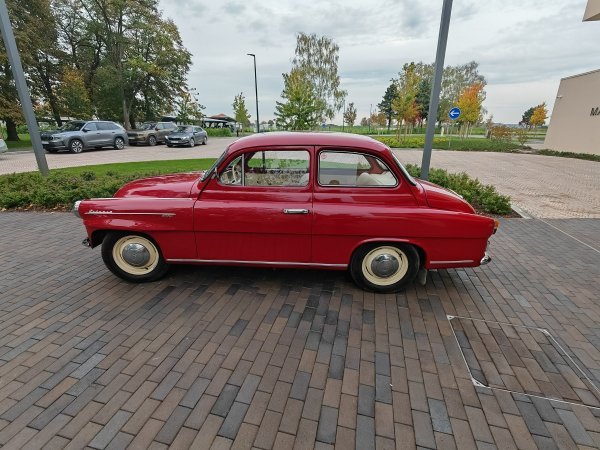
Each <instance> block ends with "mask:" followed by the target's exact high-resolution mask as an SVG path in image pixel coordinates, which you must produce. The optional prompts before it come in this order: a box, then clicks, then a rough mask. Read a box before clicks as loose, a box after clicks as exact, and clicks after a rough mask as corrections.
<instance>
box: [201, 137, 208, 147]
mask: <svg viewBox="0 0 600 450" xmlns="http://www.w3.org/2000/svg"><path fill="white" fill-rule="evenodd" d="M207 142H208V137H207V136H204V139H202V145H206V144H207Z"/></svg>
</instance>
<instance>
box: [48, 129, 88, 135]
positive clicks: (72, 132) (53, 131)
mask: <svg viewBox="0 0 600 450" xmlns="http://www.w3.org/2000/svg"><path fill="white" fill-rule="evenodd" d="M79 133H80V130H77V131H62V130H49V131H48V130H46V131H42V132H41V133H40V136H52V135H57V134H58V135H61V136H71V135H74V134H79Z"/></svg>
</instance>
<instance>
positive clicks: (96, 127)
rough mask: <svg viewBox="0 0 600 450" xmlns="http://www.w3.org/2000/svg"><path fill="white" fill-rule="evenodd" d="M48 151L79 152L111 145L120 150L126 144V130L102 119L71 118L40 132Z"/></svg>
mask: <svg viewBox="0 0 600 450" xmlns="http://www.w3.org/2000/svg"><path fill="white" fill-rule="evenodd" d="M40 137H41V139H42V145H43V147H44V149H45V150H46V151H47V152H48V153H56V152H59V151H65V150H67V151H70V152H71V153H81V152H82V151H84V150H87V149H90V148H105V147H112V148H114V149H117V150H121V149H123V148H124V147H125V145H127V132H126V131H125V129H124V128H123V127H122V126H121V125H119V124H117V123H115V122H110V121H104V120H88V121H84V120H73V121H71V122H67V123H66V124H64V125H63V126H62V127H61V128H59V129H58V130H54V131H44V132H42V133H40Z"/></svg>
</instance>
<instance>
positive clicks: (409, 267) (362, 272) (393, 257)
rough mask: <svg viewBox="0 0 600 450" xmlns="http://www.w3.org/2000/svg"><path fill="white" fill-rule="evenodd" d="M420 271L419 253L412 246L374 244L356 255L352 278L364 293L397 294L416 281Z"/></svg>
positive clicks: (360, 248)
mask: <svg viewBox="0 0 600 450" xmlns="http://www.w3.org/2000/svg"><path fill="white" fill-rule="evenodd" d="M419 267H420V259H419V253H418V252H417V250H416V249H415V248H414V247H413V246H412V245H409V244H402V243H393V244H391V243H390V244H387V243H373V244H366V245H363V246H362V247H359V248H358V249H357V250H356V251H355V252H354V255H352V260H351V262H350V274H351V275H352V278H353V279H354V282H355V283H356V284H357V285H359V286H360V287H361V288H363V289H366V290H369V291H375V292H396V291H398V290H400V289H402V288H403V287H405V286H406V285H407V284H409V283H410V282H412V281H413V280H414V279H415V277H416V276H417V273H418V271H419Z"/></svg>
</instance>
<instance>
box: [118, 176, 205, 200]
mask: <svg viewBox="0 0 600 450" xmlns="http://www.w3.org/2000/svg"><path fill="white" fill-rule="evenodd" d="M203 174H204V171H199V172H190V173H177V174H173V175H160V176H156V177H149V178H142V179H141V180H135V181H132V182H131V183H127V184H126V185H125V186H123V187H122V188H121V189H119V190H118V191H117V193H116V194H115V195H114V196H115V197H155V198H185V197H189V196H190V191H191V189H192V187H193V186H194V184H195V183H196V182H197V181H198V179H199V178H200V177H201V176H202V175H203Z"/></svg>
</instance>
